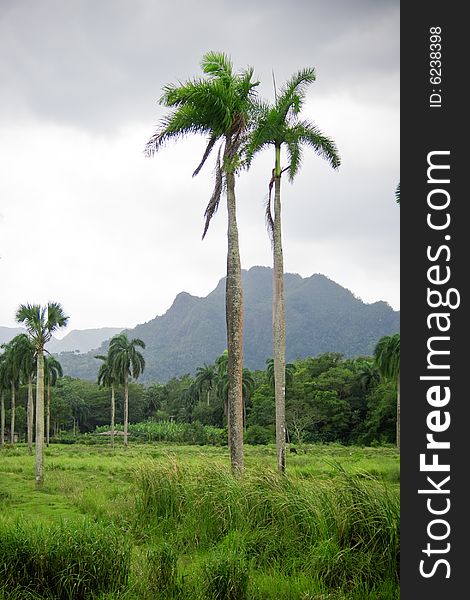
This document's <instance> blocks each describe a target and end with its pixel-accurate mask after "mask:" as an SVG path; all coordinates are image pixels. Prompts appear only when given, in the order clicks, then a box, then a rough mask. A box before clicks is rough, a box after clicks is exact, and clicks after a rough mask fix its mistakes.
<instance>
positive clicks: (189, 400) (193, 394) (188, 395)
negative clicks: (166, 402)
mask: <svg viewBox="0 0 470 600" xmlns="http://www.w3.org/2000/svg"><path fill="white" fill-rule="evenodd" d="M181 399H182V401H183V405H184V408H185V412H186V415H187V417H188V421H189V423H192V422H193V411H194V407H195V406H196V404H197V403H198V402H199V389H198V386H197V384H196V382H195V381H193V382H192V383H190V384H189V385H188V387H186V388H184V389H183V391H182V393H181Z"/></svg>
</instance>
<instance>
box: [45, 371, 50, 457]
mask: <svg viewBox="0 0 470 600" xmlns="http://www.w3.org/2000/svg"><path fill="white" fill-rule="evenodd" d="M50 430H51V384H50V382H49V381H48V382H47V405H46V446H47V447H49V439H50Z"/></svg>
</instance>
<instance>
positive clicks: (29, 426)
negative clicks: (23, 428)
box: [26, 376, 34, 454]
mask: <svg viewBox="0 0 470 600" xmlns="http://www.w3.org/2000/svg"><path fill="white" fill-rule="evenodd" d="M33 410H34V408H33V382H32V380H31V376H29V377H28V405H27V409H26V422H27V429H28V452H29V454H32V453H33V422H34V418H33Z"/></svg>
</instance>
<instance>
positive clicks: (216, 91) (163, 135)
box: [146, 52, 258, 473]
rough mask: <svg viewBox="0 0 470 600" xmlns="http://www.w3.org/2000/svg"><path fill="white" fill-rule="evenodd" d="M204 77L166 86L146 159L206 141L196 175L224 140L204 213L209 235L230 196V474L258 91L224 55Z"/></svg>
mask: <svg viewBox="0 0 470 600" xmlns="http://www.w3.org/2000/svg"><path fill="white" fill-rule="evenodd" d="M201 66H202V71H203V73H204V75H205V77H204V78H200V79H193V80H189V81H187V82H185V83H178V84H176V85H173V84H171V85H167V86H165V87H164V89H163V95H162V97H161V99H160V103H161V104H163V105H164V106H167V107H171V108H173V111H172V112H171V113H170V114H169V115H168V116H167V117H165V118H164V119H163V120H162V121H161V124H160V127H159V128H158V129H157V131H156V132H155V133H154V135H153V136H152V137H151V138H150V140H149V141H148V143H147V145H146V153H147V155H152V154H154V153H155V152H156V151H158V150H159V149H160V148H161V147H162V146H163V145H164V144H165V143H166V142H168V141H170V140H173V139H178V138H180V137H183V136H186V135H188V134H194V133H199V134H202V135H205V136H207V137H208V144H207V147H206V150H205V152H204V154H203V157H202V160H201V162H200V164H199V165H198V167H197V168H196V170H195V171H194V173H193V175H197V174H198V173H199V172H200V170H201V168H202V166H203V165H204V163H205V162H206V160H207V158H208V157H209V155H210V153H211V151H212V150H213V149H214V147H215V146H216V144H217V143H218V142H219V141H221V144H220V146H219V149H218V153H217V158H216V168H215V187H214V192H213V194H212V196H211V198H210V200H209V204H208V205H207V208H206V211H205V215H204V216H205V218H206V221H205V226H204V231H203V235H202V237H203V238H204V236H205V235H206V232H207V229H208V227H209V223H210V221H211V218H212V216H213V215H214V213H215V212H216V211H217V208H218V206H219V202H220V198H221V196H222V192H223V191H225V192H226V197H227V213H228V232H227V278H226V291H225V312H226V322H227V348H228V356H229V358H228V377H229V382H230V384H229V397H228V406H229V413H230V415H229V421H230V428H229V436H230V437H231V440H230V444H229V446H230V459H231V465H232V470H233V471H234V472H236V473H241V472H242V471H243V468H244V456H243V423H242V421H243V398H242V371H243V293H242V280H241V264H240V251H239V245H238V228H237V219H236V198H235V175H236V174H237V172H238V171H239V169H240V167H241V159H240V150H241V148H242V144H243V143H244V141H245V137H246V134H247V131H248V128H249V125H250V122H251V113H252V108H253V99H254V93H255V87H256V86H257V85H258V82H253V81H252V76H253V69H252V68H249V69H246V70H244V71H242V72H241V73H234V71H233V67H232V62H231V60H230V59H229V58H228V57H227V56H226V55H225V54H223V53H220V52H208V53H207V54H205V55H204V57H203V59H202V63H201Z"/></svg>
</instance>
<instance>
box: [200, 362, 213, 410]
mask: <svg viewBox="0 0 470 600" xmlns="http://www.w3.org/2000/svg"><path fill="white" fill-rule="evenodd" d="M216 379H217V371H216V367H215V365H207V364H206V363H204V366H203V367H198V369H197V370H196V378H195V384H196V388H197V390H198V392H199V393H200V392H202V391H203V390H206V392H207V406H209V404H210V395H211V392H212V390H213V389H214V385H215V382H216Z"/></svg>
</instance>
